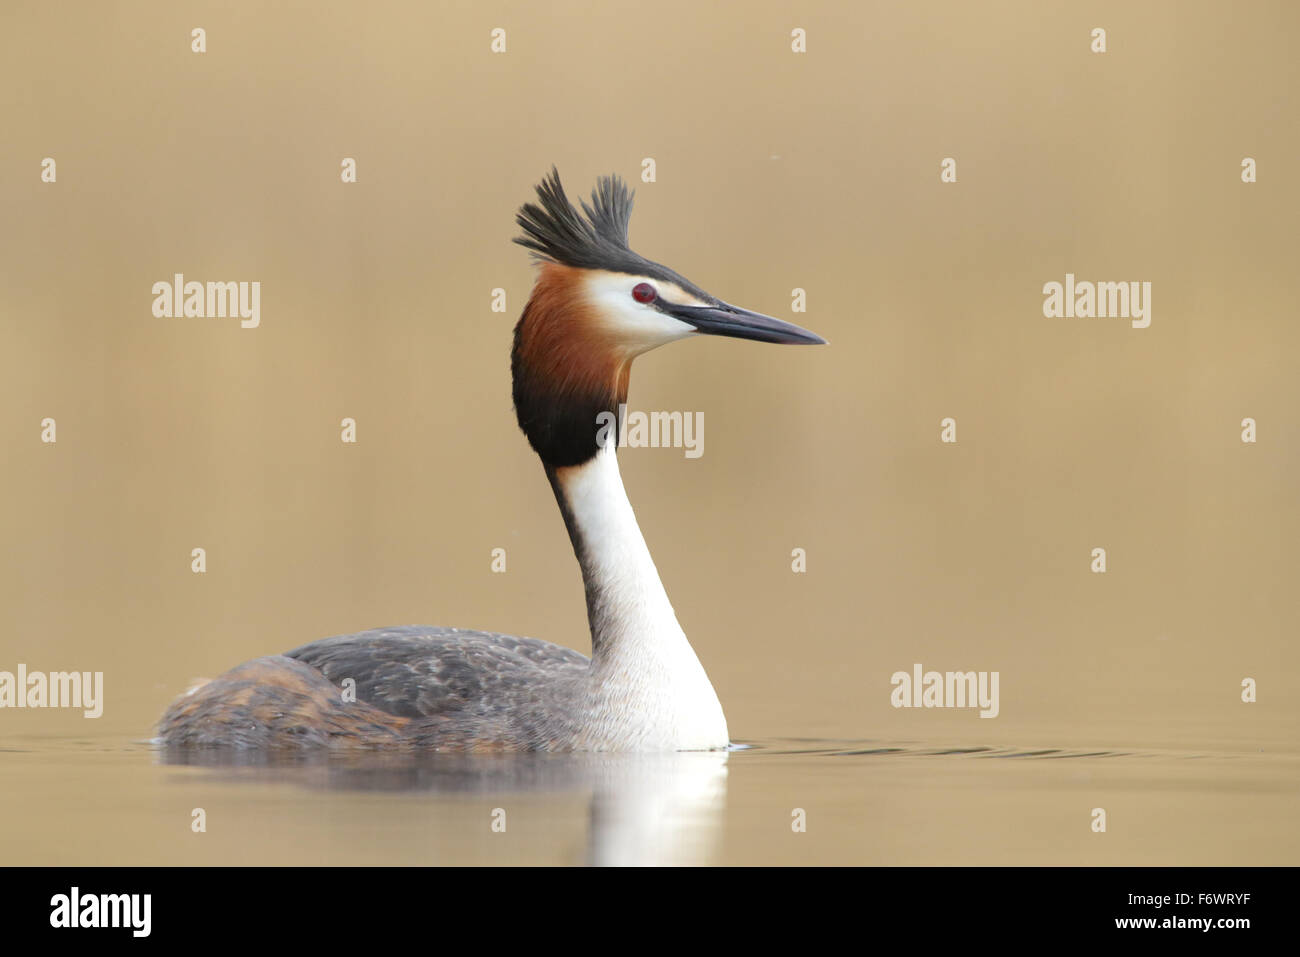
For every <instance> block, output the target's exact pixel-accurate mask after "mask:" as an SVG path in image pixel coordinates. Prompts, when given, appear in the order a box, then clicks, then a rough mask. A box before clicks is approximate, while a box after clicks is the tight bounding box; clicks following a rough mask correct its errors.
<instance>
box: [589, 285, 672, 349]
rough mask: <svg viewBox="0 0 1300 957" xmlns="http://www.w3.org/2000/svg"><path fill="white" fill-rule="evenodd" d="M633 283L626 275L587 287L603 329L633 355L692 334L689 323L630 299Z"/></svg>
mask: <svg viewBox="0 0 1300 957" xmlns="http://www.w3.org/2000/svg"><path fill="white" fill-rule="evenodd" d="M635 284H636V280H634V279H633V280H630V281H629V279H628V277H626V276H612V275H611V276H602V277H600V278H598V279H594V280H593V281H591V282H590V283H589V284H588V299H589V301H590V302H591V304H592V305H593V306H595V307H596V314H597V315H598V316H599V317H600V321H601V323H602V324H603V326H604V328H605V329H606V330H607V331H608V332H609V333H611V334H612V335H613V337H614V338H615V339H616V340H617V341H618V342H620V343H622V344H623V345H624V346H626V347H627V348H628V349H629V350H630V351H632V352H645V351H646V350H648V349H653V348H655V347H656V346H662V345H664V344H665V343H668V342H673V341H675V340H677V339H685V338H686V337H687V336H689V335H692V334H694V333H695V331H696V330H695V327H694V326H692V325H690V324H689V323H685V322H682V321H681V320H680V319H674V318H673V317H672V316H670V315H667V314H666V313H663V312H660V311H659V310H658V309H656V308H654V306H650V305H646V304H644V303H640V302H637V301H636V300H635V299H633V298H632V286H633V285H635Z"/></svg>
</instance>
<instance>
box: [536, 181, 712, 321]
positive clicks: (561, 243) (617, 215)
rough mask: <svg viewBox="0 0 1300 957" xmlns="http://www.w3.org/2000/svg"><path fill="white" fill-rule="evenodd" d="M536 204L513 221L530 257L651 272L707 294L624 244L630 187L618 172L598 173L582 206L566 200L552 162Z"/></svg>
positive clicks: (579, 265) (629, 215) (581, 266)
mask: <svg viewBox="0 0 1300 957" xmlns="http://www.w3.org/2000/svg"><path fill="white" fill-rule="evenodd" d="M537 199H538V201H537V202H536V203H525V204H524V205H523V206H521V207H520V208H519V213H518V215H516V216H515V222H517V223H518V224H519V228H520V229H522V230H523V231H524V235H522V236H518V237H516V238H515V242H517V243H518V244H519V245H521V246H524V247H527V248H528V249H531V250H532V251H533V257H534V258H535V259H540V260H542V261H544V262H556V263H560V264H562V265H565V266H575V267H577V268H579V269H608V270H609V271H611V272H622V273H631V274H632V275H635V276H652V277H655V276H657V277H659V278H661V279H667V280H670V281H671V282H675V283H677V284H678V285H679V286H681V287H682V288H683V289H687V290H690V291H691V292H692V293H694V294H695V295H697V296H699V297H701V298H706V299H711V298H712V297H710V296H709V295H708V293H706V292H704V291H703V290H702V289H699V288H698V287H697V286H696V285H695V284H694V283H692V282H690V281H689V280H687V279H684V278H683V277H681V276H679V275H678V274H677V273H675V272H673V271H672V270H671V269H669V268H668V267H666V266H661V265H659V264H658V263H654V262H651V261H650V260H648V259H646V258H644V257H643V256H639V255H637V254H636V253H634V252H632V250H631V249H629V248H628V245H627V226H628V221H629V220H630V219H631V218H632V191H631V190H630V189H628V188H627V184H626V183H625V182H623V180H622V179H621V178H620V177H618V176H617V175H611V176H602V177H600V179H598V180H596V188H595V189H593V190H592V191H591V202H590V203H587V202H585V201H583V202H582V211H581V212H579V211H578V209H577V208H576V207H575V206H574V205H573V203H571V202H570V201H569V197H568V196H566V195H565V193H564V186H563V185H561V183H560V173H559V170H557V169H556V168H555V167H554V166H552V167H551V172H550V173H549V174H547V175H546V176H545V177H543V178H542V181H541V182H540V183H538V184H537Z"/></svg>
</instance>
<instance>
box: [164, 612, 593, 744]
mask: <svg viewBox="0 0 1300 957" xmlns="http://www.w3.org/2000/svg"><path fill="white" fill-rule="evenodd" d="M590 664H591V663H590V661H589V660H588V659H587V658H586V657H585V656H584V655H581V654H579V653H578V652H576V651H573V650H571V649H568V648H562V647H560V646H559V645H553V644H551V643H549V642H545V641H540V640H538V639H536V638H516V637H513V636H510V635H498V634H493V633H491V632H482V631H467V630H464V629H460V628H438V627H425V626H419V625H408V626H403V627H400V628H380V629H375V630H373V631H363V632H360V633H358V634H355V635H339V636H336V637H334V638H325V639H322V640H320V641H314V642H312V643H311V644H308V645H303V646H302V647H300V648H295V649H294V650H292V651H290V652H287V653H286V654H284V655H275V656H271V657H266V658H258V659H255V660H254V661H250V662H248V663H246V664H244V665H240V666H239V667H238V668H235V669H232V670H231V671H229V672H226V673H225V674H224V675H222V676H221V677H219V678H217V679H215V680H213V681H210V682H208V683H207V684H204V685H202V686H200V687H199V688H198V689H197V690H195V691H193V692H192V693H190V694H188V695H186V696H184V697H182V698H180V699H178V700H177V701H176V702H174V703H173V704H172V706H171V707H170V708H169V709H168V710H167V713H166V714H164V715H163V718H162V721H161V722H160V723H159V739H160V741H161V743H162V744H163V746H164V747H167V748H195V747H207V748H223V749H234V750H241V749H257V750H274V749H293V750H303V749H313V748H375V747H378V748H393V747H397V748H400V747H411V748H418V749H422V750H444V751H463V750H503V751H533V750H553V749H555V748H556V747H557V746H559V745H561V742H565V741H568V740H570V739H571V738H572V736H573V735H574V733H575V731H576V728H575V724H574V722H575V720H576V718H577V717H578V714H579V713H580V710H581V693H582V688H583V685H584V682H585V679H586V677H587V673H588V669H589V668H590ZM348 679H351V682H352V684H351V685H349V684H347V681H348ZM353 692H354V698H353V697H351V695H352V693H353Z"/></svg>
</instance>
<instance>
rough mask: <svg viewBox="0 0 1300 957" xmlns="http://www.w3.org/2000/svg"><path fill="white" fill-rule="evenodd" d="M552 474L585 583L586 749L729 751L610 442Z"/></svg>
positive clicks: (723, 724)
mask: <svg viewBox="0 0 1300 957" xmlns="http://www.w3.org/2000/svg"><path fill="white" fill-rule="evenodd" d="M551 476H552V484H553V485H554V487H555V493H556V498H557V500H558V501H559V503H560V508H561V510H562V511H563V512H564V513H565V514H564V517H565V523H566V524H567V525H568V527H569V535H570V538H571V539H572V540H573V547H574V551H575V552H576V553H577V556H578V563H579V564H580V565H581V566H582V577H583V582H584V583H585V585H586V589H587V617H588V620H589V621H590V624H591V651H592V654H591V659H592V662H591V679H592V680H591V685H590V688H589V690H588V700H587V702H586V709H585V710H586V714H587V719H586V723H587V727H586V728H585V729H584V731H583V736H584V739H585V740H584V741H583V746H584V748H587V749H591V750H614V749H618V750H638V751H662V750H678V751H683V750H709V749H714V748H725V747H726V746H727V744H728V743H729V739H728V737H727V720H726V718H725V717H724V716H723V714H722V706H721V705H720V704H719V703H718V696H717V694H716V693H715V692H714V690H713V685H712V684H710V683H709V678H708V675H706V674H705V673H704V668H703V666H701V664H700V660H699V658H697V657H696V656H695V652H694V650H693V649H692V648H691V645H690V642H688V641H687V640H686V635H685V633H684V632H683V631H682V628H681V625H679V624H678V623H677V616H676V615H675V614H674V613H673V606H672V605H671V604H670V603H669V601H668V595H667V593H666V592H665V591H664V586H663V583H662V582H661V581H660V580H659V572H658V570H657V569H656V568H655V564H654V560H653V559H651V557H650V550H649V549H648V548H646V543H645V539H644V538H643V537H642V536H641V529H640V527H639V526H638V525H637V522H636V516H635V515H634V514H633V512H632V505H631V503H630V502H628V499H627V492H626V491H624V489H623V480H622V478H621V477H620V475H619V472H618V458H617V457H616V456H615V454H614V447H613V445H612V443H611V444H609V445H606V446H604V447H603V448H602V449H601V450H600V451H599V452H597V454H596V456H595V457H594V458H592V459H591V460H589V461H587V462H584V463H583V464H582V465H575V466H570V467H567V468H557V469H553V470H551Z"/></svg>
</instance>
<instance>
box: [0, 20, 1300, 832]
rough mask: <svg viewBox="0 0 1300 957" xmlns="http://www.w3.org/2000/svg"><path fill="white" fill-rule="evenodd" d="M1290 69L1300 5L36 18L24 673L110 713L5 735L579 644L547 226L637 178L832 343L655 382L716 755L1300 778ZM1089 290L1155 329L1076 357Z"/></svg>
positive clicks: (6, 309)
mask: <svg viewBox="0 0 1300 957" xmlns="http://www.w3.org/2000/svg"><path fill="white" fill-rule="evenodd" d="M195 26H202V27H204V28H205V29H206V30H207V43H208V52H207V53H205V54H202V55H197V54H194V53H191V52H190V30H191V28H193V27H195ZM498 26H500V27H504V28H506V30H507V38H508V52H507V53H505V54H504V55H493V54H491V53H490V52H489V31H490V30H491V29H492V28H493V27H498ZM796 26H798V27H803V28H804V29H806V30H807V31H808V52H807V53H806V54H804V55H795V54H793V53H792V52H791V51H790V37H789V35H790V30H791V29H792V28H794V27H796ZM1095 26H1101V27H1105V28H1106V29H1107V32H1108V44H1109V52H1107V53H1105V54H1101V55H1099V54H1094V53H1092V52H1090V50H1089V43H1090V37H1089V33H1090V30H1091V29H1092V28H1093V27H1095ZM1298 27H1300V7H1297V6H1296V5H1295V4H1291V3H1285V2H1276V3H1265V2H1255V3H1238V4H1228V3H1169V2H1167V3H1144V4H1128V3H1113V4H1111V3H1102V4H1089V5H1084V4H1061V5H1057V4H1051V5H1047V4H1041V3H1032V2H1023V3H992V4H990V3H979V4H973V3H972V4H967V3H925V4H894V3H889V4H848V3H836V4H831V3H795V4H790V3H774V2H770V3H743V4H742V3H708V4H698V3H689V2H671V0H670V2H657V3H655V4H652V5H647V4H617V5H608V6H599V5H592V4H588V3H546V4H533V3H517V4H502V3H496V4H494V3H468V2H466V3H437V4H415V3H367V4H358V5H336V6H332V5H321V4H315V3H275V4H256V5H254V4H234V5H231V4H225V3H196V4H189V5H186V6H184V7H178V6H173V5H162V4H134V3H105V4H89V3H87V4H80V5H76V6H75V7H73V8H64V7H51V6H50V5H48V4H42V3H17V2H12V0H11V2H7V3H6V4H5V10H4V12H3V13H2V14H0V63H3V66H2V67H0V71H3V75H4V79H5V82H4V83H3V84H0V116H2V117H3V120H4V136H3V143H4V148H3V150H0V220H2V222H3V228H0V448H3V449H4V464H3V469H2V471H0V487H2V492H3V499H2V504H0V541H2V542H3V546H2V547H0V669H6V670H13V669H14V668H15V667H16V665H17V663H18V662H20V661H21V662H24V663H26V664H27V665H28V667H29V668H31V669H40V670H47V671H50V670H63V669H77V670H100V671H103V672H105V683H106V704H105V713H104V716H103V717H102V718H101V719H99V721H98V722H93V723H92V722H89V721H86V720H84V719H82V718H81V717H80V714H79V712H55V711H44V712H33V711H12V712H6V713H0V737H4V736H9V735H58V736H69V735H72V736H75V735H85V734H92V733H93V734H104V733H111V734H116V735H120V736H124V737H130V738H133V739H139V738H145V737H147V736H148V735H149V734H150V726H151V724H152V722H153V721H154V720H155V719H156V718H157V716H158V715H159V714H160V713H161V711H162V709H163V708H164V707H165V705H166V704H167V702H168V701H169V700H170V698H171V697H172V696H173V695H174V694H176V693H177V692H179V691H181V690H182V689H183V688H184V687H185V685H186V683H187V682H188V680H189V679H191V678H192V677H195V676H199V675H207V676H211V675H213V674H215V673H218V672H220V671H222V670H224V669H226V668H227V667H230V666H232V665H234V664H236V663H238V662H240V661H243V660H245V659H248V658H251V657H255V656H258V655H263V654H269V653H275V652H279V651H283V650H286V649H288V648H291V647H294V646H296V645H298V644H301V643H304V642H307V641H310V640H313V639H315V638H319V637H324V636H326V635H332V634H338V633H343V632H351V631H358V630H362V629H365V628H370V627H375V626H380V625H390V624H407V623H428V624H448V625H460V626H466V627H477V628H483V629H490V630H496V631H503V632H507V633H515V634H529V635H534V636H537V637H542V638H547V639H550V640H553V641H558V642H561V643H564V644H567V645H571V646H573V647H576V648H579V649H581V650H584V651H585V650H587V632H586V615H585V609H584V606H583V599H582V587H581V582H580V579H579V576H578V571H577V566H576V563H575V562H574V560H573V558H572V554H571V551H570V548H569V543H568V541H567V538H566V537H565V534H564V529H563V525H562V523H561V521H560V518H559V515H558V513H557V511H556V509H555V506H554V502H553V499H552V496H551V492H550V490H549V488H548V486H547V483H546V481H545V479H544V476H543V474H542V470H541V468H540V467H539V465H538V463H537V461H536V459H535V457H534V456H533V454H532V453H531V451H530V450H529V449H528V447H527V444H526V442H525V441H524V439H523V438H522V436H521V435H520V434H519V432H518V430H517V428H516V426H515V423H514V419H513V413H512V410H511V403H510V382H509V363H508V351H509V343H510V336H511V330H512V327H513V324H514V322H515V320H516V319H517V317H518V313H519V310H520V308H521V307H522V305H523V303H524V301H525V299H526V297H527V294H528V289H529V285H530V282H531V277H532V272H531V268H530V265H529V262H528V257H527V254H526V252H525V251H524V250H522V249H521V248H519V247H517V246H514V245H513V244H511V243H510V239H511V237H512V236H514V235H515V234H516V229H515V227H514V224H513V215H514V212H515V210H516V208H517V207H518V206H519V205H520V204H521V203H522V202H524V201H526V200H528V199H529V198H530V196H531V192H532V187H533V184H534V183H535V182H536V181H537V180H538V179H539V178H540V177H541V175H542V174H543V173H544V172H545V171H546V170H548V169H549V167H550V165H551V164H552V163H554V164H556V165H557V166H558V168H559V170H560V172H561V174H562V176H563V178H564V181H565V184H566V186H567V187H568V189H569V191H570V194H571V195H585V194H586V193H587V192H588V191H589V190H590V187H591V185H592V183H593V182H594V179H595V177H596V176H597V175H600V174H604V173H609V172H617V173H620V174H621V175H623V176H624V177H626V178H628V179H629V180H630V181H632V182H633V185H634V186H636V189H637V197H636V198H637V206H636V212H635V214H634V215H633V219H632V237H631V238H632V246H633V248H634V249H636V250H637V251H639V252H641V253H642V254H644V255H646V256H648V257H650V258H652V259H655V260H657V261H660V262H663V263H665V264H667V265H669V266H671V267H673V268H675V269H678V270H679V271H681V272H682V273H684V274H685V275H686V276H688V277H689V278H691V279H692V280H694V281H696V282H697V283H699V284H700V285H702V286H704V288H706V289H708V290H709V291H711V292H713V293H715V294H717V295H719V296H721V297H723V298H725V299H727V300H728V301H731V302H734V303H737V304H740V305H744V306H747V307H749V308H752V309H756V310H759V311H763V312H768V313H772V314H775V315H778V316H782V317H785V318H788V319H792V320H793V321H796V322H798V323H799V324H801V325H805V326H807V327H809V328H811V329H814V330H816V331H817V332H819V333H821V334H822V335H824V336H825V337H826V338H828V339H829V340H830V343H831V344H830V345H829V346H827V347H822V348H815V349H813V348H804V349H792V348H777V347H770V346H761V345H757V344H753V343H739V342H734V341H726V340H720V339H705V340H701V341H694V342H689V343H683V344H679V345H674V346H671V347H669V348H666V349H664V350H661V351H659V352H656V353H653V354H651V355H650V356H647V357H645V358H643V359H642V360H641V361H639V362H638V363H637V364H636V367H635V370H634V375H633V381H632V392H631V402H632V404H633V406H634V407H636V408H641V409H682V410H694V411H700V412H703V413H704V418H705V454H704V456H703V458H701V459H698V460H690V459H686V458H685V457H683V455H682V453H681V451H680V450H655V449H631V450H625V451H624V452H623V453H622V456H621V458H622V467H623V473H624V478H625V481H626V484H627V486H628V492H629V495H630V497H631V498H632V501H633V503H634V505H635V506H636V508H637V512H638V515H639V518H640V521H641V524H642V527H643V529H644V531H645V534H646V538H647V540H648V542H649V544H650V547H651V549H652V552H653V553H654V555H655V558H656V561H657V563H658V565H659V569H660V572H661V574H662V577H663V579H664V581H665V585H666V587H667V589H668V592H669V594H670V595H671V597H672V600H673V603H674V606H675V608H676V610H677V612H678V617H679V618H680V620H681V622H682V625H683V627H684V628H685V630H686V632H687V634H688V635H690V636H691V639H692V641H693V643H694V645H695V647H696V649H697V651H698V653H699V655H700V657H701V660H702V661H703V662H704V664H705V667H706V668H707V670H708V672H709V674H710V676H711V678H712V680H713V683H714V685H715V687H716V688H717V691H718V694H719V697H720V698H721V700H722V702H723V704H724V707H725V708H726V711H727V716H728V719H729V724H730V727H731V731H732V735H733V737H734V738H736V739H738V740H755V739H764V738H770V737H839V738H854V739H863V738H870V739H883V740H900V739H901V740H917V741H925V742H931V743H940V744H962V743H976V744H988V743H994V744H1006V743H1019V744H1025V745H1044V746H1057V747H1067V746H1068V747H1084V748H1102V747H1116V746H1120V747H1163V748H1183V749H1191V750H1196V749H1210V748H1223V749H1228V750H1243V751H1256V750H1259V749H1269V750H1276V749H1279V748H1280V749H1283V750H1288V751H1294V750H1295V744H1296V739H1297V731H1300V680H1298V678H1297V675H1298V674H1300V669H1297V665H1298V664H1300V661H1298V657H1300V655H1298V653H1297V650H1296V621H1297V616H1296V612H1297V603H1298V598H1297V595H1298V594H1300V592H1298V591H1297V588H1296V586H1295V581H1296V572H1297V560H1296V557H1295V546H1294V542H1295V541H1296V538H1297V534H1298V533H1300V522H1298V518H1300V505H1298V503H1297V495H1296V480H1297V474H1298V466H1300V426H1298V425H1297V418H1296V416H1297V411H1300V409H1298V401H1297V400H1300V386H1297V377H1296V349H1297V346H1298V345H1300V332H1298V331H1297V317H1296V309H1295V292H1294V282H1295V276H1296V253H1297V242H1296V239H1295V236H1296V211H1297V209H1298V208H1300V204H1298V202H1297V200H1298V199H1300V197H1298V195H1297V192H1298V186H1297V183H1300V177H1297V163H1298V162H1300V134H1298V132H1297V125H1296V117H1297V115H1300V108H1298V106H1300V104H1298V103H1297V99H1298V98H1297V90H1298V89H1300V82H1298V81H1300V76H1298V75H1297V74H1298V71H1300V67H1298V65H1297V63H1298V61H1297V57H1296V54H1295V45H1296V41H1297V37H1298V35H1300V31H1298V30H1297V28H1298ZM45 156H50V157H53V158H55V159H56V161H57V163H58V182H57V183H56V184H46V183H42V182H41V181H40V175H39V174H40V161H41V159H42V158H43V157H45ZM948 156H951V157H954V158H955V159H956V160H957V164H958V182H957V183H956V184H952V185H947V184H942V183H941V182H940V180H939V164H940V161H941V160H942V159H943V158H944V157H948ZM1246 156H1251V157H1254V158H1255V159H1256V160H1257V161H1258V164H1259V167H1258V168H1259V182H1258V183H1256V184H1253V185H1246V184H1243V183H1242V182H1241V180H1240V164H1241V160H1242V158H1243V157H1246ZM343 157H355V158H356V160H357V163H358V175H359V182H358V183H356V184H355V185H344V184H342V183H341V182H340V180H339V171H340V166H339V164H340V161H341V159H342V158H343ZM643 157H653V158H654V159H655V160H656V161H657V167H658V168H657V172H658V181H657V182H655V183H650V184H646V183H641V182H639V173H640V162H641V159H642V158H643ZM176 272H183V273H184V274H185V276H186V278H187V279H194V280H199V281H208V280H214V281H215V280H223V281H224V280H235V281H252V280H258V281H260V282H261V283H262V318H261V327H260V328H258V329H255V330H245V329H241V328H239V325H238V322H237V321H234V320H208V319H174V320H173V319H158V318H155V317H154V316H153V315H152V313H151V303H152V299H153V296H152V293H151V291H150V290H151V286H152V284H153V283H154V282H155V281H159V280H168V281H169V280H170V278H171V277H172V274H173V273H176ZM1066 272H1073V273H1075V274H1076V276H1077V277H1078V278H1079V279H1090V280H1115V281H1128V280H1146V281H1150V282H1151V283H1152V285H1153V290H1152V303H1153V319H1152V323H1151V326H1150V328H1148V329H1145V330H1137V329H1132V328H1130V326H1129V323H1128V322H1127V321H1121V320H1056V319H1046V318H1044V317H1043V315H1042V301H1043V296H1042V293H1041V288H1042V285H1043V284H1044V283H1045V282H1049V281H1058V282H1059V281H1062V280H1063V278H1064V275H1065V273H1066ZM494 287H503V288H505V289H506V290H507V294H508V302H509V311H508V312H507V313H506V314H500V313H493V312H492V311H490V308H489V307H490V292H491V290H492V289H493V288H494ZM794 287H802V288H805V289H806V290H807V295H808V311H807V313H806V314H801V315H792V314H791V313H790V291H791V289H793V288H794ZM45 416H52V417H54V418H56V419H57V421H58V443H57V444H56V445H53V446H47V445H43V444H41V443H40V441H39V433H40V421H41V419H42V418H43V417H45ZM345 416H351V417H354V418H355V419H356V420H357V422H358V428H359V442H358V444H357V445H355V446H350V445H344V444H342V443H341V442H340V441H339V421H340V420H341V419H342V418H343V417H345ZM946 416H952V417H954V418H955V419H956V420H957V424H958V440H959V441H958V444H957V445H955V446H947V445H943V444H941V443H940V442H939V422H940V419H942V418H944V417H946ZM1246 416H1251V417H1253V418H1255V419H1256V420H1257V421H1258V423H1259V441H1258V443H1257V444H1255V445H1245V444H1243V443H1242V442H1241V441H1240V437H1239V433H1240V421H1241V419H1242V418H1244V417H1246ZM196 546H198V547H203V548H206V549H207V555H208V571H207V573H206V574H203V575H196V574H193V573H191V571H190V550H191V549H192V548H194V547H196ZM495 547H504V548H506V549H507V552H508V563H509V564H508V568H509V570H508V572H507V573H506V574H504V575H497V574H492V573H491V571H490V564H489V563H490V551H491V549H493V548H495ZM794 547H802V548H806V549H807V552H808V572H807V574H805V575H796V574H792V573H791V571H790V551H791V549H792V548H794ZM1094 547H1104V548H1106V549H1107V554H1108V563H1109V571H1108V572H1107V573H1106V574H1105V575H1096V574H1092V573H1091V572H1090V571H1089V563H1090V551H1091V549H1092V548H1094ZM913 662H921V663H923V664H924V665H925V666H926V668H927V669H929V668H935V669H938V670H966V669H972V670H986V671H999V672H1001V715H1000V716H999V717H998V718H997V719H996V720H991V721H990V720H981V719H979V718H978V717H977V716H976V714H975V713H974V712H971V711H941V710H895V709H894V708H892V707H891V706H890V695H889V692H890V686H889V677H890V675H891V674H892V673H893V672H894V671H896V670H909V669H910V668H911V665H912V664H913ZM1246 676H1250V677H1253V678H1255V679H1256V680H1257V681H1258V682H1259V702H1258V703H1257V704H1254V705H1245V704H1242V703H1241V702H1240V700H1239V694H1240V682H1241V680H1242V678H1243V677H1246ZM92 724H93V725H94V727H91V725H92ZM1206 840H1211V838H1206ZM1292 846H1294V845H1292Z"/></svg>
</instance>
